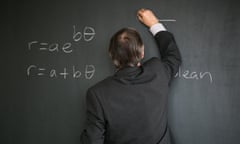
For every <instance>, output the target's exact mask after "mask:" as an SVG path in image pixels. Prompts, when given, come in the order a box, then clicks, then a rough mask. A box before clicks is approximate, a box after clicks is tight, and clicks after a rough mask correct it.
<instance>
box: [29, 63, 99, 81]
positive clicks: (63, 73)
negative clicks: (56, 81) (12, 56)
mask: <svg viewBox="0 0 240 144" xmlns="http://www.w3.org/2000/svg"><path fill="white" fill-rule="evenodd" d="M26 74H27V76H28V77H49V78H62V79H67V78H70V77H71V78H73V79H79V78H84V79H88V80H90V79H92V78H93V76H94V74H95V66H94V65H85V67H84V68H83V69H82V70H81V69H80V68H79V67H76V66H74V65H73V66H71V68H66V67H64V68H62V69H61V70H59V69H56V68H49V67H41V66H37V65H29V66H28V67H27V70H26Z"/></svg>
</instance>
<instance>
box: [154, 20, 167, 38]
mask: <svg viewBox="0 0 240 144" xmlns="http://www.w3.org/2000/svg"><path fill="white" fill-rule="evenodd" d="M150 31H151V33H152V34H153V35H154V36H155V35H156V34H157V33H158V32H160V31H167V29H166V28H165V27H164V25H163V24H161V23H156V24H154V25H153V26H151V27H150Z"/></svg>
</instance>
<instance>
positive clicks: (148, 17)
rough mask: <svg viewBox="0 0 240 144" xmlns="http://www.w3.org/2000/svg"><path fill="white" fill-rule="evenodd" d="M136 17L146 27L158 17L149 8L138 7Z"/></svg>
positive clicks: (152, 23) (155, 21)
mask: <svg viewBox="0 0 240 144" xmlns="http://www.w3.org/2000/svg"><path fill="white" fill-rule="evenodd" d="M137 17H138V19H139V21H141V22H142V23H143V24H144V25H146V26H147V27H149V28H150V27H151V26H153V25H154V24H156V23H158V22H159V21H158V18H157V17H156V16H155V15H154V14H153V12H152V11H151V10H149V9H140V10H138V12H137Z"/></svg>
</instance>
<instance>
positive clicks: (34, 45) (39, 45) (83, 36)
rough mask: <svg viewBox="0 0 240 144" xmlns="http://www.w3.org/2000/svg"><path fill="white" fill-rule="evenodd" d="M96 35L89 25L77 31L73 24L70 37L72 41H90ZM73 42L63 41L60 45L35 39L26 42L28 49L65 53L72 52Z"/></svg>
mask: <svg viewBox="0 0 240 144" xmlns="http://www.w3.org/2000/svg"><path fill="white" fill-rule="evenodd" d="M95 35H96V32H95V29H94V28H93V27H90V26H85V27H84V28H83V30H82V31H78V30H77V29H76V26H75V25H73V35H72V39H73V42H74V43H77V42H79V41H84V42H90V41H92V40H93V39H94V37H95ZM73 42H65V43H64V44H62V45H60V44H59V43H48V42H39V41H37V40H34V41H30V42H28V50H29V51H30V50H36V49H37V50H39V51H48V52H63V53H66V54H69V53H72V52H73V50H74V48H73V47H72V44H73Z"/></svg>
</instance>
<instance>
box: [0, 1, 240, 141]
mask: <svg viewBox="0 0 240 144" xmlns="http://www.w3.org/2000/svg"><path fill="white" fill-rule="evenodd" d="M142 7H144V8H150V9H152V10H153V11H154V12H155V13H156V14H157V15H158V17H159V19H165V20H166V19H170V20H175V21H164V22H163V24H164V25H165V26H166V27H167V29H168V30H169V31H170V32H172V33H173V34H174V35H175V38H176V41H177V43H178V46H179V48H180V51H181V53H182V57H183V64H182V66H181V68H180V69H179V72H178V74H177V75H176V78H175V80H174V82H173V84H172V91H171V92H170V95H169V125H170V129H171V135H172V138H173V143H174V144H237V143H239V141H240V137H239V134H240V95H239V93H240V76H239V73H240V27H239V26H240V17H239V14H240V9H239V2H238V1H237V0H236V1H233V0H201V1H200V0H181V1H180V0H140V1H133V0H132V1H130V0H118V1H116V0H102V1H96V0H95V1H93V0H85V1H83V0H65V1H57V0H55V1H50V0H48V1H47V0H45V1H44V0H38V1H36V0H23V1H17V0H9V1H8V5H7V6H5V9H7V10H6V12H7V14H6V20H5V19H4V20H3V24H5V25H6V26H4V27H2V28H3V29H4V32H7V34H6V35H3V34H2V35H3V36H5V38H3V39H2V40H3V42H2V45H1V46H2V47H1V50H2V52H1V53H2V55H3V56H2V58H1V59H2V60H1V63H2V66H1V72H2V75H1V106H0V107H1V127H0V131H1V138H0V143H2V144H78V143H80V140H79V137H80V134H81V131H82V130H83V128H84V122H85V110H86V109H85V93H86V90H87V89H88V88H89V87H90V86H92V85H93V84H95V83H96V82H98V81H100V80H102V79H104V78H105V77H106V76H108V75H111V74H113V73H114V69H113V66H112V64H111V61H110V59H109V57H108V53H107V48H108V43H109V39H110V37H111V35H112V34H113V33H115V32H116V31H117V30H119V29H120V28H122V27H134V28H135V29H137V30H138V31H139V32H140V34H141V36H142V38H143V41H144V43H145V50H146V51H145V53H146V56H145V60H146V59H148V58H149V57H151V56H158V54H157V53H158V51H157V48H156V45H155V43H154V41H153V38H152V36H151V34H150V33H149V31H148V29H147V28H146V27H144V26H143V25H142V24H140V23H139V22H138V20H137V19H136V11H137V10H138V9H139V8H142ZM6 39H7V40H6Z"/></svg>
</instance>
